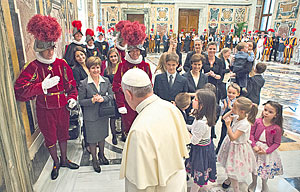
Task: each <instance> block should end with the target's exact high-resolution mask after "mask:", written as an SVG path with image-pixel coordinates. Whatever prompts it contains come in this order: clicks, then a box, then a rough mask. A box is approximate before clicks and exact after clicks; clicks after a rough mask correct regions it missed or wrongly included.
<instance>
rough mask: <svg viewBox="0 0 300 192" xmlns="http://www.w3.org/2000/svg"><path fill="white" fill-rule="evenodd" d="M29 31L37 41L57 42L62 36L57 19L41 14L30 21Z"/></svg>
mask: <svg viewBox="0 0 300 192" xmlns="http://www.w3.org/2000/svg"><path fill="white" fill-rule="evenodd" d="M27 31H28V32H29V33H31V34H32V35H33V36H34V38H35V39H37V40H39V41H44V42H55V41H57V40H58V38H59V37H60V35H61V27H60V25H59V23H58V22H57V20H56V18H54V17H51V16H43V15H39V14H38V15H35V16H33V17H32V18H31V19H30V20H29V22H28V24H27Z"/></svg>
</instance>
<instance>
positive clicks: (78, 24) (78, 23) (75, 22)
mask: <svg viewBox="0 0 300 192" xmlns="http://www.w3.org/2000/svg"><path fill="white" fill-rule="evenodd" d="M72 26H73V27H76V28H77V30H80V31H81V27H82V24H81V21H79V20H75V21H72Z"/></svg>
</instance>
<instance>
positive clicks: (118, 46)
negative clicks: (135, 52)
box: [116, 41, 127, 51]
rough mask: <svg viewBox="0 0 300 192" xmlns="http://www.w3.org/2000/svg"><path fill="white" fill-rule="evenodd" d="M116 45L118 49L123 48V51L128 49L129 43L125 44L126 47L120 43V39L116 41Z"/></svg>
mask: <svg viewBox="0 0 300 192" xmlns="http://www.w3.org/2000/svg"><path fill="white" fill-rule="evenodd" d="M116 47H117V48H118V49H120V50H122V51H125V50H126V49H127V45H125V46H124V47H122V46H121V45H120V44H119V42H118V41H117V42H116Z"/></svg>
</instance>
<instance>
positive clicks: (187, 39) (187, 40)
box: [184, 33, 191, 53]
mask: <svg viewBox="0 0 300 192" xmlns="http://www.w3.org/2000/svg"><path fill="white" fill-rule="evenodd" d="M190 44H191V37H190V34H189V33H186V35H185V39H184V52H186V53H187V52H189V50H190Z"/></svg>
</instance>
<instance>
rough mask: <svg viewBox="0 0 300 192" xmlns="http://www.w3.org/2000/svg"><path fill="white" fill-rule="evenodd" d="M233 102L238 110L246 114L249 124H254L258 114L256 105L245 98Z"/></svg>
mask: <svg viewBox="0 0 300 192" xmlns="http://www.w3.org/2000/svg"><path fill="white" fill-rule="evenodd" d="M235 102H236V104H237V107H238V108H239V110H241V111H245V113H246V114H248V117H247V120H248V121H249V122H250V123H251V124H254V122H255V119H256V115H257V112H258V108H257V105H256V104H255V103H252V101H251V100H250V99H248V98H246V97H239V98H237V99H236V101H235Z"/></svg>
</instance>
